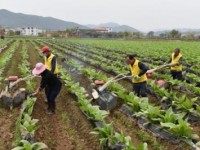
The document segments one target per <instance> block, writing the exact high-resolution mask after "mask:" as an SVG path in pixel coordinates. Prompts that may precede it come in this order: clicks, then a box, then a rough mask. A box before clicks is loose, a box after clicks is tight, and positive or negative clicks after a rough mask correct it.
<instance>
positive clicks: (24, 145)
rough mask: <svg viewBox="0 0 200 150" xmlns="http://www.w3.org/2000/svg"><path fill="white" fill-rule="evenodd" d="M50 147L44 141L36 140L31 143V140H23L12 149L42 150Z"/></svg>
mask: <svg viewBox="0 0 200 150" xmlns="http://www.w3.org/2000/svg"><path fill="white" fill-rule="evenodd" d="M46 148H48V147H47V146H46V145H45V144H44V143H42V142H36V143H33V144H31V143H30V142H29V141H26V140H21V141H20V143H19V145H18V146H17V147H15V148H13V149H12V150H42V149H46Z"/></svg>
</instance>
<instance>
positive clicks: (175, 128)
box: [160, 119, 198, 139]
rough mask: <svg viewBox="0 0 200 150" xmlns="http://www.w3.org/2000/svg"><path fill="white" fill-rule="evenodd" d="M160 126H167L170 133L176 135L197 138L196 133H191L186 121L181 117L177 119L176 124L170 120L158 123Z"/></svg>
mask: <svg viewBox="0 0 200 150" xmlns="http://www.w3.org/2000/svg"><path fill="white" fill-rule="evenodd" d="M160 124H161V126H162V127H164V128H167V129H168V130H169V131H170V132H171V133H173V134H174V135H175V136H177V137H179V138H180V137H185V138H188V139H198V135H196V134H192V128H191V127H190V126H189V123H188V122H187V121H184V120H183V119H179V120H178V124H174V123H171V122H168V123H162V122H161V123H160Z"/></svg>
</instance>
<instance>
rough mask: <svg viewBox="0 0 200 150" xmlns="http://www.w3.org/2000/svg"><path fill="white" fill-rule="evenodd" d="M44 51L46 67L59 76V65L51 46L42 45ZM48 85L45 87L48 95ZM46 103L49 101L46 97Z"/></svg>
mask: <svg viewBox="0 0 200 150" xmlns="http://www.w3.org/2000/svg"><path fill="white" fill-rule="evenodd" d="M41 50H42V53H43V55H44V64H45V66H46V68H47V69H48V70H49V71H51V72H52V73H53V74H55V75H56V76H57V77H58V65H57V60H56V56H55V55H54V54H52V53H51V51H50V48H49V47H48V46H44V47H42V49H41ZM48 91H49V90H48V87H46V88H45V94H46V95H48ZM44 101H45V103H47V99H44Z"/></svg>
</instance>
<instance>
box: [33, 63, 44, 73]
mask: <svg viewBox="0 0 200 150" xmlns="http://www.w3.org/2000/svg"><path fill="white" fill-rule="evenodd" d="M45 69H46V67H45V65H44V64H43V63H37V64H36V65H35V68H34V69H33V71H32V74H33V75H39V74H41V73H42V72H43V71H44V70H45Z"/></svg>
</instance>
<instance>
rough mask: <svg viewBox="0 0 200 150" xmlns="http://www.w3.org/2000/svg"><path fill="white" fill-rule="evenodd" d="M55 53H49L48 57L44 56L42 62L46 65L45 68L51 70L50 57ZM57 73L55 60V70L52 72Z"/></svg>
mask: <svg viewBox="0 0 200 150" xmlns="http://www.w3.org/2000/svg"><path fill="white" fill-rule="evenodd" d="M54 56H55V55H53V54H51V55H50V56H49V57H48V58H47V57H44V64H45V66H46V68H47V69H48V70H49V71H51V68H52V66H51V63H52V59H53V57H54ZM57 73H58V65H57V61H56V67H55V70H54V74H57Z"/></svg>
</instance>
